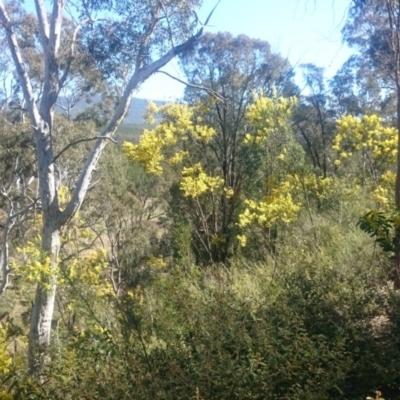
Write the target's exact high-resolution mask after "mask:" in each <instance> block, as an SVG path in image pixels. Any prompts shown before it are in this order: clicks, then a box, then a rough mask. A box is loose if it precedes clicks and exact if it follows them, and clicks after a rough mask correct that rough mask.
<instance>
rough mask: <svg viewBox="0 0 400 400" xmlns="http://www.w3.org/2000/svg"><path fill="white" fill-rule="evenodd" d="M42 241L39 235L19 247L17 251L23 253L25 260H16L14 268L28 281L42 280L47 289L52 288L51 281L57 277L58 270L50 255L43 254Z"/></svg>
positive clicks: (36, 281) (13, 264)
mask: <svg viewBox="0 0 400 400" xmlns="http://www.w3.org/2000/svg"><path fill="white" fill-rule="evenodd" d="M40 243H41V238H40V236H37V237H36V238H35V240H34V242H32V241H28V242H27V243H26V246H25V247H17V248H16V250H17V253H19V254H21V255H23V257H24V261H23V262H16V261H14V262H13V263H12V268H13V270H14V271H15V273H16V274H18V275H21V276H22V277H23V278H24V279H26V280H27V281H28V282H32V283H38V282H40V283H42V284H43V287H44V288H45V289H46V290H50V289H51V284H50V281H51V280H53V279H55V277H56V276H57V272H58V271H56V270H55V268H54V266H52V264H51V260H50V257H49V256H46V255H43V254H42V252H41V250H40Z"/></svg>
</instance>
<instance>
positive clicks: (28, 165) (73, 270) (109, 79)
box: [0, 0, 400, 400]
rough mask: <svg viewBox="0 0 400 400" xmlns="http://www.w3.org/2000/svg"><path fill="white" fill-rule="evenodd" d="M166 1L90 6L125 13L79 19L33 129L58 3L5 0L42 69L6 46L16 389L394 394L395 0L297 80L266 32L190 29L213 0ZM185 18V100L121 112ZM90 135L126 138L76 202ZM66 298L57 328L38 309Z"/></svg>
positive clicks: (2, 289)
mask: <svg viewBox="0 0 400 400" xmlns="http://www.w3.org/2000/svg"><path fill="white" fill-rule="evenodd" d="M40 3H41V2H40V1H37V4H38V5H37V8H38V10H40ZM61 3H62V2H57V1H54V4H59V5H60V4H61ZM78 3H79V2H77V3H76V4H78ZM153 3H156V2H151V1H148V2H134V1H131V2H129V1H122V2H117V3H116V4H114V3H112V2H104V1H88V2H82V4H83V5H84V7H83V10H84V11H85V12H84V13H83V14H82V15H83V16H86V15H89V16H94V15H95V14H96V12H99V13H100V15H101V12H103V11H104V10H108V9H112V10H113V13H115V16H117V17H118V18H116V20H115V21H108V20H102V19H99V21H100V22H99V23H97V21H96V20H95V19H94V18H93V19H89V22H90V24H89V25H90V26H87V27H86V26H85V23H82V27H81V28H82V31H81V32H80V31H79V32H78V30H76V31H74V30H73V27H74V21H72V20H68V19H67V20H66V21H65V23H64V25H63V31H62V32H63V34H65V35H66V36H64V39H65V42H62V43H61V44H60V48H61V51H60V54H59V55H58V56H57V57H58V58H56V59H57V60H58V61H59V63H58V64H57V68H60V69H59V70H57V71H58V72H60V73H61V72H65V73H67V75H68V74H70V75H69V78H68V79H69V80H65V81H62V80H61V81H60V82H61V83H62V84H61V83H60V82H58V84H60V88H59V89H60V91H61V89H63V92H62V96H61V95H60V97H59V98H58V103H57V101H56V100H57V96H56V98H55V103H54V104H53V105H52V106H51V107H50V109H49V110H50V111H51V112H54V108H55V106H56V104H57V106H58V107H59V108H58V109H59V110H61V109H62V110H63V112H60V113H56V114H54V115H53V114H51V116H50V117H51V118H50V119H49V121H50V122H51V126H50V125H46V124H43V125H42V126H41V127H38V126H34V125H33V122H32V118H33V119H35V118H36V117H35V115H36V114H35V110H36V109H35V107H36V106H35V105H34V104H31V105H29V104H28V105H27V103H29V101H28V100H27V99H26V92H27V91H28V92H29V90H28V89H29V85H28V83H29V82H31V83H32V85H31V86H32V87H31V91H32V93H33V94H35V95H36V96H38V98H39V102H38V103H40V102H43V98H46V99H47V101H48V102H49V101H50V102H51V99H52V97H51V96H50V95H49V97H46V96H44V95H43V90H45V89H44V88H45V87H46V82H47V84H49V82H50V83H51V82H52V81H51V78H48V75H47V73H48V69H47V68H50V67H48V63H49V61H48V58H46V57H47V56H46V52H43V51H42V50H41V48H40V46H39V44H38V43H39V42H40V41H42V42H43V43H47V42H46V40H44V39H43V37H45V38H46V32H45V31H46V29H44V28H43V26H45V24H44V25H43V24H42V23H41V22H40V18H43V15H42V16H41V17H40V12H38V14H39V21H36V19H35V17H34V16H33V15H32V14H30V13H28V12H26V11H25V10H24V9H23V8H22V6H21V4H20V3H19V2H13V1H11V2H8V3H7V5H6V6H4V5H3V2H0V19H1V20H2V24H3V26H7V27H9V30H8V31H7V30H5V32H3V33H2V35H4V37H2V38H3V39H7V38H8V39H10V37H12V35H11V34H10V32H11V31H12V32H13V34H14V35H15V38H16V40H17V41H18V43H19V51H20V55H21V57H22V56H23V59H24V63H25V64H20V66H29V68H28V72H29V74H28V75H29V81H28V80H26V81H25V83H24V81H23V80H24V79H25V78H24V75H23V74H22V75H19V78H16V76H15V74H14V66H13V65H12V64H10V61H9V60H10V54H9V51H11V53H12V50H13V43H12V42H11V44H10V42H9V43H8V45H7V44H6V42H5V41H2V42H1V43H0V46H2V49H3V50H4V51H3V55H1V54H0V62H1V63H2V64H1V65H2V71H1V72H0V74H3V75H1V78H2V79H3V83H4V85H3V87H4V90H3V91H1V92H0V95H1V98H2V102H1V110H0V118H1V122H2V123H1V124H0V136H1V140H0V180H1V185H0V186H1V191H0V223H1V225H0V228H1V229H2V235H1V238H0V251H1V253H0V254H1V257H0V268H1V272H2V279H1V284H0V311H1V312H0V400H1V399H5V400H6V399H8V400H10V399H27V400H28V399H55V400H56V399H60V400H61V399H62V400H64V399H65V400H68V399H71V400H72V399H121V400H123V399H127V400H128V399H196V400H200V399H203V400H209V399H288V400H295V399H315V400H323V399H336V398H342V399H365V398H366V397H367V396H369V397H370V398H372V399H378V398H380V396H382V397H384V398H385V399H399V398H400V372H399V371H400V292H399V288H400V214H399V206H400V175H399V171H400V161H399V160H400V158H399V153H398V146H399V140H398V137H399V133H400V123H399V122H398V121H399V118H398V115H396V113H397V112H398V113H400V106H399V104H400V78H399V77H400V27H399V26H398V25H396V24H395V23H393V21H394V19H393V18H394V17H396V18H397V17H398V16H399V15H400V7H399V5H398V2H396V1H391V0H382V1H380V0H379V1H378V0H376V1H372V0H371V1H360V2H357V1H354V2H353V3H352V7H351V9H350V13H349V19H348V21H347V24H346V26H345V28H344V31H343V34H344V39H345V40H346V41H347V42H348V43H350V44H351V45H353V46H354V47H355V54H354V56H352V57H351V58H350V59H349V60H348V61H347V62H346V63H345V64H344V65H343V67H342V68H341V69H340V70H339V71H338V72H337V74H336V75H335V76H334V77H333V78H331V79H326V78H325V76H324V71H323V69H322V68H319V67H318V66H315V65H311V64H307V65H301V66H300V67H298V68H301V72H302V74H303V78H304V82H305V83H306V89H305V90H303V91H300V89H299V88H298V86H297V85H296V83H295V80H294V70H293V68H292V66H291V65H290V64H289V62H288V61H287V60H286V59H284V58H283V57H281V56H280V55H279V54H274V53H273V52H272V51H271V49H270V45H269V44H268V43H267V42H265V41H261V40H256V39H251V38H248V37H247V36H245V35H240V36H238V37H233V36H232V35H230V34H229V33H218V34H208V33H205V34H203V35H201V36H200V34H199V35H195V36H190V35H191V34H192V30H193V26H192V25H190V21H189V20H188V21H189V22H187V23H181V22H180V21H181V20H180V19H182V18H185V17H188V16H191V18H193V13H192V11H193V9H194V8H195V7H196V6H197V5H198V2H196V1H192V2H186V3H185V4H186V8H184V7H183V8H182V7H180V8H179V7H178V6H179V4H180V2H178V1H165V2H160V4H158V3H157V6H155V5H154V4H153ZM71 4H72V3H71ZM132 7H133V8H134V11H135V12H136V14H133V9H132ZM135 7H136V8H135ZM151 7H153V8H151ZM165 7H167V8H165ZM56 9H57V7H56V6H55V8H54V10H56ZM4 10H7V13H8V14H7V13H6V12H5V11H4ZM54 10H53V16H54V15H55V14H54V13H56V11H54ZM148 10H151V12H147V11H148ZM177 10H178V11H177ZM78 11H79V10H78ZM75 12H77V10H75ZM158 12H159V13H162V15H164V17H165V18H162V21H163V22H162V24H164V23H165V25H162V24H161V25H160V26H158V25H157V23H159V20H158V19H157V18H156V17H155V16H156V15H158V14H157V13H158ZM85 13H86V14H85ZM91 13H93V14H91ZM77 15H78V14H77ZM9 16H11V17H9ZM169 17H170V18H171V19H169ZM7 18H9V19H7ZM126 18H128V19H129V18H131V20H129V21H130V22H131V25H129V24H128V23H126ZM193 20H197V17H196V18H193ZM10 21H11V22H12V24H11V22H10ZM192 22H193V21H192ZM7 24H9V25H7ZM55 24H56V23H55ZM193 24H194V22H193ZM10 27H12V29H11V28H10ZM146 27H147V28H149V27H151V29H150V28H149V31H147V30H146V29H145V28H146ZM49 29H53V28H49ZM72 32H74V35H75V36H74V35H72ZM128 33H129V34H131V36H127V35H128ZM200 33H201V32H200ZM7 35H8V36H7ZM135 35H136V36H135ZM142 35H143V36H142ZM50 36H51V35H50ZM173 36H176V39H177V40H180V41H183V40H185V39H187V37H189V39H187V40H189V41H190V46H186V44H185V46H184V51H183V50H182V51H181V53H180V54H179V57H180V62H181V65H182V70H183V71H184V73H185V76H186V80H187V83H188V85H187V89H186V92H185V97H184V99H183V100H182V101H181V102H179V103H175V104H162V103H158V104H155V103H151V102H150V103H149V105H148V111H147V113H146V124H143V125H140V126H131V125H118V124H117V122H115V121H116V119H115V118H117V117H118V116H120V115H119V114H114V110H115V109H117V110H118V109H119V108H120V105H121V104H123V101H124V98H125V94H126V93H127V92H124V90H125V89H124V87H125V86H124V85H125V83H126V81H128V80H129V79H130V78H129V76H130V75H129V74H130V72H129V71H127V69H128V67H125V66H126V65H129V64H130V63H132V64H135V63H136V64H135V67H134V72H133V75H132V76H133V77H135V76H136V75H135V74H142V73H143V71H147V69H146V68H148V66H149V65H150V66H151V65H153V64H152V63H153V62H154V60H153V57H155V58H156V57H157V55H156V54H158V53H156V51H158V52H160V54H161V56H160V57H161V58H160V59H162V57H163V56H162V54H164V53H165V52H166V49H168V43H169V41H170V40H171V41H172V39H171V38H172V37H173ZM74 40H76V43H75V42H74ZM396 40H397V42H396ZM71 41H72V43H74V44H75V45H76V52H77V53H76V54H72V52H71V53H68V51H67V49H69V46H70V45H71V43H70V42H71ZM184 43H187V42H184ZM396 43H397V44H396ZM44 47H45V46H44ZM176 48H177V47H176V46H173V49H175V50H174V51H176ZM178 48H180V49H182V48H183V47H179V46H178ZM10 49H11V50H10ZM14 50H15V49H14ZM49 51H50V50H49ZM105 54H107V55H109V57H108V58H105V57H104V55H105ZM165 54H167V53H165ZM168 54H169V53H168ZM177 54H178V51H177ZM49 57H50V56H49ZM44 58H45V59H46V60H47V61H46V62H44V61H43V59H44ZM160 59H158V61H159V60H160ZM17 61H18V60H17ZM156 61H157V59H156ZM15 63H16V65H17V66H18V65H19V64H18V63H17V62H15ZM50 64H51V63H50ZM66 65H67V66H66ZM22 78H23V79H22ZM132 79H133V78H132ZM53 83H54V82H53ZM9 85H11V86H9ZM24 85H25V86H24ZM63 85H64V86H63ZM50 86H51V85H50ZM8 87H9V89H10V90H9V91H7V88H8ZM121 93H124V94H121ZM58 94H60V93H58ZM128 94H129V93H128ZM41 96H43V98H42V97H41ZM96 96H97V98H100V96H101V98H102V102H101V103H91V101H92V99H93V98H96ZM125 100H126V99H125ZM86 101H87V103H88V106H87V108H86V109H84V110H82V111H81V112H79V113H72V112H71V110H72V108H73V105H74V104H76V103H77V102H81V103H84V102H86ZM126 101H127V100H126ZM34 103H35V102H34ZM27 109H28V112H27ZM39 110H40V112H39V114H40V116H39V117H37V118H38V121H42V122H43V121H44V120H46V118H45V117H46V115H45V111H46V107H45V106H43V107H40V108H39ZM32 115H33V117H32ZM113 116H114V117H115V118H113ZM114 120H115V121H114ZM110 121H111V122H110ZM112 121H114V122H112ZM32 126H34V134H32ZM117 129H118V130H117ZM49 132H50V137H51V139H49V140H50V143H51V146H50V147H51V151H50V152H47V153H46V152H44V153H43V154H47V155H49V154H51V155H52V156H51V159H49V160H47V161H46V162H48V164H45V165H47V167H48V170H47V172H46V171H45V172H43V164H42V161H40V155H41V154H42V153H41V151H42V150H40V149H38V148H39V147H40V146H42V144H41V140H42V138H43V137H47V136H46V135H48V134H49ZM114 133H115V135H114ZM41 135H42V136H41ZM113 135H114V139H117V141H115V140H114V139H113ZM99 136H100V139H99ZM34 138H35V139H36V140H35V139H34ZM93 140H97V142H96V143H102V144H101V146H103V144H104V143H106V142H115V143H110V144H109V145H108V147H106V148H105V150H104V151H103V155H102V159H101V162H100V163H99V164H98V165H97V166H96V165H94V166H96V168H94V166H92V167H93V172H92V173H91V174H89V175H91V181H90V184H89V183H88V186H87V188H86V189H85V192H84V194H83V195H82V197H83V198H84V199H85V201H83V199H82V200H80V204H79V206H78V207H76V209H74V212H73V213H71V214H68V213H67V214H68V215H69V218H68V220H64V219H62V218H63V216H64V215H66V214H65V212H66V211H68V210H69V209H70V208H71V207H75V206H74V204H75V203H74V201H75V200H74V199H75V198H76V196H78V197H79V196H80V195H81V194H82V193H81V192H79V190H80V189H79V187H80V186H79V185H81V180H80V178H79V177H81V176H83V175H84V172H85V168H86V167H82V165H85V166H87V165H88V162H89V161H90V157H92V154H93V151H95V150H96V146H97V144H95V147H93V148H92V152H90V149H91V146H92V142H93ZM103 147H104V146H103ZM93 149H94V150H93ZM46 151H48V150H46ZM88 151H89V153H88ZM88 160H89V161H88ZM89 164H90V163H89ZM48 171H50V172H51V174H50V173H49V172H48ZM46 173H47V175H46ZM82 174H83V175H82ZM45 178H46V179H48V180H49V182H47V184H48V191H47V192H46V190H44V189H43V183H42V181H43V179H45ZM52 179H53V181H52ZM52 182H53V183H52ZM396 182H397V184H396ZM53 184H54V185H53ZM52 185H53V186H52ZM43 193H44V194H46V193H47V195H48V197H46V196H45V197H43V196H44V194H43ZM77 193H78V194H77ZM79 193H80V194H79ZM53 194H54V196H55V198H54V199H53V201H50V202H49V198H50V197H51V196H52V195H53ZM54 204H55V206H54ZM53 206H54V207H56V212H55V214H54V213H53V214H52V211H51V210H53V209H52V207H53ZM53 211H54V210H53ZM52 218H54V221H55V222H56V223H55V224H53V225H54V226H55V230H54V232H53V235H54V234H55V233H56V234H59V238H58V242H57V243H58V244H57V243H56V247H57V246H59V247H57V251H55V252H53V251H52V249H53V247H54V246H55V245H54V242H52V243H53V245H54V246H53V247H51V246H50V247H51V248H49V247H46V246H47V244H46V243H47V242H46V241H45V240H44V237H45V236H46V234H47V233H48V229H49V227H50V226H51V224H50V223H49V221H50V222H53V223H54V221H52ZM60 221H62V223H61V222H60ZM56 289H57V290H56ZM53 294H54V296H55V297H54V299H55V307H54V312H53V311H52V312H51V316H52V318H51V326H50V328H51V341H47V339H46V340H42V337H41V335H42V334H40V333H38V332H41V331H40V329H39V330H38V331H37V330H35V329H37V321H36V318H35V315H37V310H39V311H40V307H39V306H38V305H37V303H38V301H39V302H40V301H41V302H42V303H43V304H44V303H46V304H47V303H49V301H50V300H49V299H50V298H51V295H53ZM38 299H39V300H38ZM44 300H46V301H44ZM43 304H42V306H43ZM32 310H33V311H32ZM35 310H36V311H35ZM35 313H36V314H35ZM31 315H33V317H32V316H31ZM39 315H40V312H39ZM39 322H40V321H39ZM35 324H36V328H35ZM39 328H40V324H39ZM43 335H45V334H43Z"/></svg>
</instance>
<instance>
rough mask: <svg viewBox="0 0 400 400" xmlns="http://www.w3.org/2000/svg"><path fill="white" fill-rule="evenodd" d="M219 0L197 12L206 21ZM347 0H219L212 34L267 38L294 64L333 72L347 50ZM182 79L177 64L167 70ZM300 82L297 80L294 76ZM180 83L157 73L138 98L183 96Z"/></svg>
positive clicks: (343, 59) (160, 98) (211, 25)
mask: <svg viewBox="0 0 400 400" xmlns="http://www.w3.org/2000/svg"><path fill="white" fill-rule="evenodd" d="M216 2H217V0H204V3H203V6H202V9H201V10H200V12H199V17H200V19H203V20H205V19H206V17H207V15H208V13H209V12H210V11H211V10H212V8H213V7H214V5H215V4H216ZM350 2H351V0H221V1H220V4H219V5H218V7H217V9H216V10H215V12H214V14H213V17H212V19H211V21H210V26H209V27H207V28H206V29H207V30H208V31H210V32H218V31H227V32H231V33H232V34H233V35H238V34H240V33H244V34H246V35H247V36H249V37H253V38H258V39H262V40H266V41H268V42H269V43H270V44H271V47H272V50H273V51H274V52H276V53H280V54H281V55H282V56H283V57H287V58H288V59H289V61H290V62H291V63H292V65H296V64H302V63H314V64H316V65H318V66H320V67H324V68H326V72H327V76H333V75H334V73H335V72H336V71H337V70H338V69H339V68H340V66H341V65H342V64H343V62H344V61H346V60H347V58H348V57H349V56H350V54H351V51H350V49H348V48H347V47H346V46H345V45H344V44H343V43H342V42H341V34H340V30H341V27H342V26H343V24H344V22H345V20H346V17H347V11H348V8H349V5H350ZM164 69H165V70H166V71H168V72H169V73H172V74H174V75H176V76H178V77H180V78H181V79H184V77H183V76H182V74H181V73H180V71H179V68H178V67H177V64H176V63H175V62H172V63H171V64H170V65H168V66H167V67H166V68H164ZM298 81H299V82H300V78H298ZM182 93H183V85H181V84H179V83H177V82H176V81H173V80H171V79H170V78H168V77H166V76H163V75H162V74H156V75H154V76H152V77H151V78H150V79H149V80H148V81H147V82H145V83H144V84H143V85H142V88H141V89H140V91H139V92H138V93H137V94H136V96H137V97H142V98H148V99H159V100H174V99H176V98H179V97H181V96H182Z"/></svg>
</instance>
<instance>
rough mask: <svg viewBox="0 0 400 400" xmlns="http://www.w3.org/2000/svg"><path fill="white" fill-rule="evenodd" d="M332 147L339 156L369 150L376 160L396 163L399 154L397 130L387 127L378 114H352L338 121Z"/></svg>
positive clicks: (348, 155) (347, 156)
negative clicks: (360, 116)
mask: <svg viewBox="0 0 400 400" xmlns="http://www.w3.org/2000/svg"><path fill="white" fill-rule="evenodd" d="M332 148H333V149H334V150H336V151H337V152H338V153H339V158H341V159H343V158H349V157H352V155H353V153H354V152H356V151H358V150H361V149H362V150H363V151H368V152H370V153H371V156H372V158H373V159H374V160H375V161H382V162H388V163H394V162H395V161H396V156H397V132H396V129H395V128H393V127H386V126H384V125H383V124H382V119H381V118H380V117H378V116H377V115H365V116H363V117H362V118H356V117H354V116H352V115H347V116H344V117H342V118H341V119H340V120H338V121H337V135H336V136H335V138H334V139H333V146H332Z"/></svg>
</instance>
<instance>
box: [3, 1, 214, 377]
mask: <svg viewBox="0 0 400 400" xmlns="http://www.w3.org/2000/svg"><path fill="white" fill-rule="evenodd" d="M64 5H65V3H64V0H54V1H53V10H52V13H51V14H50V16H49V17H47V13H46V10H45V6H44V2H43V0H35V6H36V13H37V18H38V25H39V33H40V40H41V44H42V50H43V54H44V67H45V71H44V83H43V92H42V97H41V101H40V106H39V108H38V107H37V105H36V102H35V96H34V92H33V89H32V84H31V81H30V79H29V75H28V73H27V71H26V69H25V64H24V61H23V57H22V53H21V51H20V48H19V45H18V40H17V36H16V34H15V32H14V30H13V25H12V21H11V20H10V17H9V15H8V14H7V10H6V8H5V6H4V3H3V1H2V0H0V22H1V25H2V27H3V29H4V31H5V34H6V38H7V42H8V47H9V49H10V52H11V55H12V59H13V62H14V65H15V69H16V72H17V74H18V77H19V80H20V84H21V87H22V90H23V95H24V99H25V102H26V107H27V109H28V112H29V116H30V119H31V123H32V125H33V128H34V138H35V143H36V152H37V165H38V178H39V194H40V199H41V207H42V216H43V230H42V248H41V251H42V257H43V258H45V257H50V260H51V269H52V274H50V276H49V277H47V278H45V279H46V281H45V282H42V283H39V284H38V286H37V290H36V295H35V303H34V307H33V310H32V314H31V323H30V332H29V349H28V356H29V367H30V371H31V373H38V372H40V370H41V366H42V365H43V363H44V362H45V361H46V358H45V352H46V348H47V346H48V345H49V344H50V339H51V321H52V317H53V311H54V303H55V294H56V289H57V258H58V254H59V251H60V236H61V229H62V228H63V227H64V226H66V225H67V224H68V222H69V221H70V220H71V219H72V218H73V217H74V215H75V214H76V213H77V211H78V210H79V209H80V207H81V205H82V203H83V201H84V198H85V196H86V192H87V190H88V188H89V185H90V182H91V178H92V173H93V171H94V169H95V168H96V165H97V162H98V160H99V158H100V156H101V153H102V151H103V149H104V147H105V146H106V144H107V143H108V141H109V140H107V139H110V138H111V137H112V136H113V135H114V133H115V131H116V130H117V128H118V126H119V125H120V124H121V122H122V120H123V118H124V116H125V114H126V112H127V110H128V108H129V105H130V102H131V99H132V95H133V92H134V90H135V89H136V88H137V87H138V85H139V84H140V83H142V82H144V81H145V80H146V79H148V78H149V77H150V76H151V75H152V74H153V73H154V72H156V71H157V70H159V69H160V68H162V67H163V66H164V65H166V64H167V63H168V62H169V61H170V60H171V59H172V58H174V57H175V56H176V55H178V54H180V53H182V52H184V51H186V50H188V49H189V48H190V47H191V46H192V45H193V44H194V43H195V42H196V41H197V39H198V38H199V37H200V35H201V34H202V31H203V29H200V30H199V31H198V32H197V33H196V34H195V35H194V36H192V37H191V38H189V39H188V40H187V41H186V42H184V43H182V44H181V45H178V46H175V47H173V48H172V49H171V50H170V51H168V52H167V53H166V54H164V55H163V56H162V57H160V58H159V59H158V60H156V61H154V62H153V63H151V64H149V65H147V66H145V67H143V68H139V69H138V68H137V69H136V70H135V72H134V73H133V75H132V77H131V78H130V80H129V82H128V84H127V86H126V88H125V90H124V93H123V95H122V98H121V100H120V102H119V105H118V107H117V108H116V110H115V113H114V116H113V117H112V118H111V120H110V122H109V123H108V125H107V126H106V127H105V128H104V130H103V131H102V133H101V135H100V137H99V138H98V139H97V141H96V142H95V144H94V146H93V148H92V150H91V151H90V152H89V154H88V157H87V158H86V163H85V165H84V166H83V168H82V170H81V173H80V175H79V177H78V180H77V183H76V186H75V190H74V193H73V194H72V198H71V201H70V202H69V204H67V206H66V208H65V210H64V211H60V209H59V206H58V200H57V182H56V178H55V174H54V160H55V158H57V156H56V157H54V154H53V148H52V129H53V116H54V107H55V103H56V100H57V97H58V94H59V90H60V88H61V86H62V83H63V82H65V80H66V73H64V75H63V76H62V77H59V73H60V71H59V67H58V63H57V57H58V50H59V47H60V39H61V33H62V30H61V27H62V15H63V11H64ZM213 11H214V10H213ZM213 11H212V12H213ZM212 12H211V13H210V15H209V17H208V19H207V21H206V23H207V22H208V20H209V18H210V17H211V14H212ZM48 18H50V20H49V19H48ZM80 26H81V25H78V26H77V27H76V29H75V33H74V37H76V33H77V31H78V29H79V28H80ZM73 51H74V43H73V44H72V45H71V57H70V61H72V59H73ZM68 70H69V68H68V66H67V68H66V72H67V71H68Z"/></svg>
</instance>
